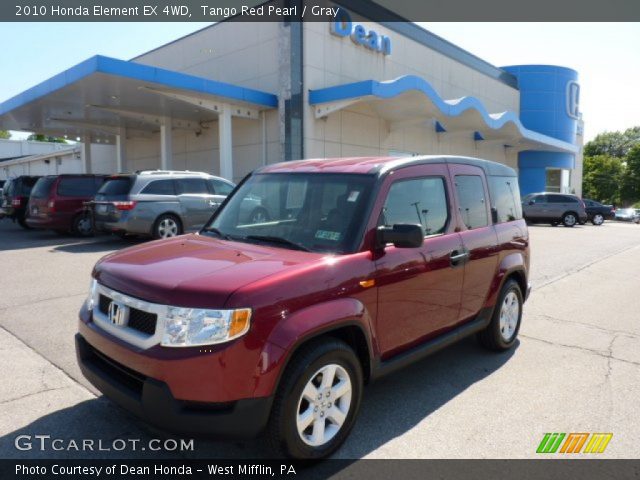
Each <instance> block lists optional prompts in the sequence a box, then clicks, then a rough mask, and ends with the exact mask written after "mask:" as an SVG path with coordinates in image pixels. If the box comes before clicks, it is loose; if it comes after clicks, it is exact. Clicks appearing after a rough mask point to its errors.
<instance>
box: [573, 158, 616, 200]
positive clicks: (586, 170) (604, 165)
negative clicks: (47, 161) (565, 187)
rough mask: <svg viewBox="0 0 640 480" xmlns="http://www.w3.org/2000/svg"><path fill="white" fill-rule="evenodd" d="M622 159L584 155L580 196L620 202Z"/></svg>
mask: <svg viewBox="0 0 640 480" xmlns="http://www.w3.org/2000/svg"><path fill="white" fill-rule="evenodd" d="M624 171H625V168H624V164H623V163H622V160H621V159H619V158H616V157H612V156H609V155H596V156H592V157H585V158H584V164H583V170H582V196H583V197H585V198H593V199H595V200H599V201H601V202H604V203H612V204H613V203H615V204H616V205H618V204H619V203H620V182H621V181H622V178H623V175H624Z"/></svg>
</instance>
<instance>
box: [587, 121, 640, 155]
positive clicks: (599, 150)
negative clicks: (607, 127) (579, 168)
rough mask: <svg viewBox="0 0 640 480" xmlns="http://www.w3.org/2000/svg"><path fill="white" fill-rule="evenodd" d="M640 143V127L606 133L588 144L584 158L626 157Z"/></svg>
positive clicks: (597, 136)
mask: <svg viewBox="0 0 640 480" xmlns="http://www.w3.org/2000/svg"><path fill="white" fill-rule="evenodd" d="M639 143H640V126H639V127H632V128H628V129H626V130H625V131H624V132H604V133H600V134H598V135H596V137H595V138H594V139H593V140H591V141H590V142H587V143H586V144H585V146H584V156H585V157H592V156H595V155H610V156H612V157H618V158H623V157H626V156H627V154H628V153H629V151H630V150H631V149H632V148H633V146H634V145H637V144H639Z"/></svg>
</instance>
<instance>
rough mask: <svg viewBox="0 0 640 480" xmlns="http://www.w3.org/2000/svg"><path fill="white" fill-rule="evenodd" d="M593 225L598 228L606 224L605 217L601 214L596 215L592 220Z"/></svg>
mask: <svg viewBox="0 0 640 480" xmlns="http://www.w3.org/2000/svg"><path fill="white" fill-rule="evenodd" d="M591 223H593V224H594V225H596V226H600V225H602V224H603V223H604V215H602V214H601V213H596V214H595V215H594V216H593V218H592V219H591Z"/></svg>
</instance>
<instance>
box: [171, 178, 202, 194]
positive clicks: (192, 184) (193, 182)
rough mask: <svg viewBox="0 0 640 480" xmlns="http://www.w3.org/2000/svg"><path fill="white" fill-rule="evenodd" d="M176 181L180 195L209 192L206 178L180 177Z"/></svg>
mask: <svg viewBox="0 0 640 480" xmlns="http://www.w3.org/2000/svg"><path fill="white" fill-rule="evenodd" d="M176 183H177V190H178V195H180V194H185V193H186V194H189V193H191V194H202V193H209V190H208V189H207V184H206V183H205V181H204V178H178V179H177V180H176Z"/></svg>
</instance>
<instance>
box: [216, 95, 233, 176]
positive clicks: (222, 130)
mask: <svg viewBox="0 0 640 480" xmlns="http://www.w3.org/2000/svg"><path fill="white" fill-rule="evenodd" d="M218 136H219V142H218V143H219V144H220V176H221V177H223V178H226V179H227V180H231V181H233V133H232V126H231V109H230V108H229V107H228V106H227V105H225V106H224V107H223V108H222V112H220V113H219V114H218Z"/></svg>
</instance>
